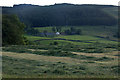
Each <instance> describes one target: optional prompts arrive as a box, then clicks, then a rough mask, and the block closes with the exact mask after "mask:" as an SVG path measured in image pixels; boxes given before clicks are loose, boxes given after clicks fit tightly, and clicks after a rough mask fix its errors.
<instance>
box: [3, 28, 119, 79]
mask: <svg viewBox="0 0 120 80" xmlns="http://www.w3.org/2000/svg"><path fill="white" fill-rule="evenodd" d="M88 27H90V26H81V27H76V29H81V30H82V32H83V34H82V35H58V36H54V37H40V36H31V35H25V37H27V39H28V40H29V41H31V42H32V43H31V45H24V46H23V45H11V46H10V45H9V46H4V47H3V77H4V78H118V77H119V76H118V73H119V72H118V67H119V65H118V59H119V58H118V57H119V54H118V52H119V51H120V46H118V42H117V41H116V39H115V38H113V37H112V36H113V34H114V33H115V32H116V30H117V27H116V26H101V27H94V26H91V28H89V29H88ZM35 29H38V30H39V31H40V32H42V31H44V30H47V31H48V32H52V27H41V28H35ZM67 29H70V27H62V32H63V31H64V30H67ZM106 36H109V37H110V38H109V39H108V38H105V37H106Z"/></svg>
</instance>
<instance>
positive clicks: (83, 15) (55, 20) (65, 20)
mask: <svg viewBox="0 0 120 80" xmlns="http://www.w3.org/2000/svg"><path fill="white" fill-rule="evenodd" d="M113 9H117V6H112V5H90V4H86V5H74V4H67V3H63V4H55V5H49V6H38V5H31V4H20V5H14V6H13V7H3V14H16V15H18V17H19V18H20V20H21V21H22V22H24V23H25V24H26V25H27V26H31V27H38V26H44V27H45V26H81V25H91V26H97V25H107V26H111V25H116V24H117V18H116V16H115V15H113V14H112V13H114V14H116V13H117V11H116V12H113ZM109 13H110V14H109Z"/></svg>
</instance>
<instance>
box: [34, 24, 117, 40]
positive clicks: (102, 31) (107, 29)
mask: <svg viewBox="0 0 120 80" xmlns="http://www.w3.org/2000/svg"><path fill="white" fill-rule="evenodd" d="M70 27H74V28H76V29H81V30H82V34H83V35H90V36H102V37H107V36H109V37H110V38H111V39H114V38H113V37H112V36H113V35H114V34H115V33H116V32H117V31H118V26H117V25H116V26H62V28H61V32H64V31H65V30H68V29H70ZM35 29H37V30H39V31H40V32H43V31H44V30H47V31H48V32H52V27H35Z"/></svg>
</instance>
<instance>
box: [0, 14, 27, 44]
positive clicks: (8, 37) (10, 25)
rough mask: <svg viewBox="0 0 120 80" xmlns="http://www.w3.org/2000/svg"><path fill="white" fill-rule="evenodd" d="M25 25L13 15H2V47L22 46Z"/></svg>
mask: <svg viewBox="0 0 120 80" xmlns="http://www.w3.org/2000/svg"><path fill="white" fill-rule="evenodd" d="M24 28H25V25H24V24H23V23H21V22H20V21H19V19H18V18H17V16H15V15H3V20H2V39H3V45H23V44H26V43H25V41H24V36H23V34H24Z"/></svg>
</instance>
